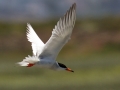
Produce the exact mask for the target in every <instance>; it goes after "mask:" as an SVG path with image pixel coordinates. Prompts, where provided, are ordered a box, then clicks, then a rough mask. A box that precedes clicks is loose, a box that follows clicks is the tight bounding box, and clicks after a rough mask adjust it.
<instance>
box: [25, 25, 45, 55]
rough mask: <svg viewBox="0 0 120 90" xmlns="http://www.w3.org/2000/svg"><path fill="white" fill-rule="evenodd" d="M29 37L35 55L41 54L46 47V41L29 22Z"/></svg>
mask: <svg viewBox="0 0 120 90" xmlns="http://www.w3.org/2000/svg"><path fill="white" fill-rule="evenodd" d="M27 39H28V41H29V42H31V46H32V50H33V54H34V55H37V56H38V55H39V54H40V53H41V51H42V49H43V47H44V45H45V44H44V43H43V42H42V40H41V39H40V38H39V37H38V35H37V34H36V33H35V31H34V30H33V28H32V26H31V25H30V24H28V23H27Z"/></svg>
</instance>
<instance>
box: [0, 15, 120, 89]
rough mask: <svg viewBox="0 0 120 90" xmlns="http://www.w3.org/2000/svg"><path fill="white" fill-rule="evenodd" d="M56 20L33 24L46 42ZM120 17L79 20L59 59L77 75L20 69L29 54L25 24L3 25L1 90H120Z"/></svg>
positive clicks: (0, 23) (0, 51) (1, 30)
mask: <svg viewBox="0 0 120 90" xmlns="http://www.w3.org/2000/svg"><path fill="white" fill-rule="evenodd" d="M56 22H57V20H53V21H48V22H43V23H40V22H31V25H32V27H33V28H34V30H35V32H36V33H37V34H38V36H40V38H41V39H42V40H43V42H44V43H45V42H46V41H47V40H48V38H49V37H50V35H51V32H52V29H53V28H54V26H55V24H56ZM119 22H120V18H119V17H106V18H101V19H93V18H88V19H79V20H77V22H76V25H75V28H74V31H73V34H72V38H71V40H70V41H69V42H68V43H67V44H66V45H65V47H63V49H62V50H61V52H60V54H59V56H58V58H57V60H58V61H59V62H62V63H64V64H65V65H67V66H68V67H70V68H71V69H73V70H74V71H75V73H70V72H64V71H63V72H55V71H52V70H46V69H40V68H36V67H32V68H26V67H18V66H17V65H15V63H16V62H19V61H21V60H22V59H23V58H24V57H26V56H27V55H28V54H29V55H32V52H31V51H32V50H31V46H30V43H29V42H28V41H27V39H26V23H20V22H19V23H18V22H11V23H8V22H0V61H1V63H0V90H40V89H44V90H48V89H49V90H61V89H65V90H66V89H69V90H79V89H81V90H120V85H119V84H120V78H119V76H120V72H119V71H120V25H119Z"/></svg>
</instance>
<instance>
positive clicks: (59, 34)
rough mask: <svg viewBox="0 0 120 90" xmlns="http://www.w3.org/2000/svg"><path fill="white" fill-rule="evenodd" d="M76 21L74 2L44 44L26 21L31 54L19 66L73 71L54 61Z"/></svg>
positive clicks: (68, 37)
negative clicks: (36, 66)
mask: <svg viewBox="0 0 120 90" xmlns="http://www.w3.org/2000/svg"><path fill="white" fill-rule="evenodd" d="M75 21H76V3H74V4H73V5H72V6H71V7H70V9H69V10H68V11H67V12H66V14H65V15H64V16H63V17H62V18H60V19H59V21H58V22H57V24H56V25H55V28H54V29H53V31H52V35H51V37H50V38H49V40H48V41H47V42H46V43H45V44H44V43H43V42H42V40H41V39H40V38H39V37H38V35H37V34H36V33H35V31H34V29H33V28H32V26H31V25H30V24H28V23H27V39H28V41H29V42H31V46H32V50H33V56H29V55H28V57H25V59H23V61H21V62H18V64H19V65H20V66H26V67H32V66H34V65H38V66H40V67H43V68H48V69H52V70H66V71H70V72H74V71H73V70H72V69H70V68H68V67H67V66H66V65H64V64H62V63H59V62H57V61H56V57H57V56H58V53H59V52H60V50H61V49H62V47H63V46H64V45H65V44H66V43H67V42H68V40H69V39H70V37H71V34H72V31H73V28H74V25H75Z"/></svg>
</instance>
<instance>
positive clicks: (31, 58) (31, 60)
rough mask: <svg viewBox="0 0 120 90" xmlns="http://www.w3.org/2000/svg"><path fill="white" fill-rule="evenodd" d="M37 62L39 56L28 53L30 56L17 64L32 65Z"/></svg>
mask: <svg viewBox="0 0 120 90" xmlns="http://www.w3.org/2000/svg"><path fill="white" fill-rule="evenodd" d="M37 62H39V58H38V57H37V56H29V55H28V57H25V59H23V61H21V62H18V63H17V64H19V65H20V66H26V67H32V66H33V65H35V64H36V63H37Z"/></svg>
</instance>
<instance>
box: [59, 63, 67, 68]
mask: <svg viewBox="0 0 120 90" xmlns="http://www.w3.org/2000/svg"><path fill="white" fill-rule="evenodd" d="M58 65H59V66H60V67H62V68H67V67H66V66H65V65H64V64H62V63H58Z"/></svg>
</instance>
